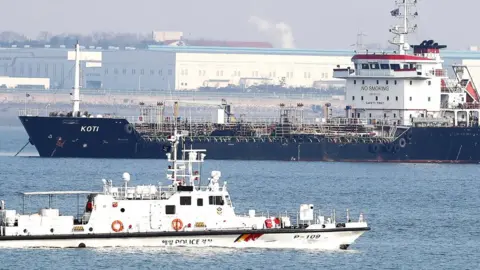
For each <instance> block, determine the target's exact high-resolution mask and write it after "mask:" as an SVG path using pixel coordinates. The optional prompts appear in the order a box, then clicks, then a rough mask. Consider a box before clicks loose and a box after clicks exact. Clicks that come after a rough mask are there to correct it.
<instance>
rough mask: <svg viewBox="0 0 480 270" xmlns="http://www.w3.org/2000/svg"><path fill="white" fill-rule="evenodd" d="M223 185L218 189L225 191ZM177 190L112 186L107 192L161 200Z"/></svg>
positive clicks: (116, 195)
mask: <svg viewBox="0 0 480 270" xmlns="http://www.w3.org/2000/svg"><path fill="white" fill-rule="evenodd" d="M195 189H196V190H199V191H210V187H208V186H198V187H195ZM223 190H224V188H223V187H222V186H220V187H218V191H220V192H221V191H223ZM176 192H177V188H176V187H173V186H171V185H169V186H154V185H146V186H134V187H126V188H125V187H112V188H111V189H110V191H108V192H107V194H111V195H112V196H113V197H114V198H116V199H130V200H160V199H168V198H170V197H171V196H172V195H173V194H175V193H176Z"/></svg>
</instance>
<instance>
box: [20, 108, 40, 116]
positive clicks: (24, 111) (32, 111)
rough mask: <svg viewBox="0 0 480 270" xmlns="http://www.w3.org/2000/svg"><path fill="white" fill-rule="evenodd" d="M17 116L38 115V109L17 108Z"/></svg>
mask: <svg viewBox="0 0 480 270" xmlns="http://www.w3.org/2000/svg"><path fill="white" fill-rule="evenodd" d="M18 116H40V110H39V109H20V110H18Z"/></svg>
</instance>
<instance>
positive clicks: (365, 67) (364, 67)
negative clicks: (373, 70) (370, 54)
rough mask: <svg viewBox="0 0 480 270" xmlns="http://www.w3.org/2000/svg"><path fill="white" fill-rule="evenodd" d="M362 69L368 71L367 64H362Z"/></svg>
mask: <svg viewBox="0 0 480 270" xmlns="http://www.w3.org/2000/svg"><path fill="white" fill-rule="evenodd" d="M362 69H370V67H369V66H368V64H362Z"/></svg>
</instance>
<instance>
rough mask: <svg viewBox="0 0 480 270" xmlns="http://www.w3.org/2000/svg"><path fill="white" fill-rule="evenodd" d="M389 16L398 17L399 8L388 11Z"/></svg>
mask: <svg viewBox="0 0 480 270" xmlns="http://www.w3.org/2000/svg"><path fill="white" fill-rule="evenodd" d="M390 14H392V16H398V15H400V9H399V8H397V9H394V10H392V11H390Z"/></svg>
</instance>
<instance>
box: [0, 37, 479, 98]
mask: <svg viewBox="0 0 480 270" xmlns="http://www.w3.org/2000/svg"><path fill="white" fill-rule="evenodd" d="M69 51H70V55H69V53H68V52H69ZM72 52H73V49H68V48H64V47H63V48H29V47H27V48H25V47H24V48H18V47H17V48H11V47H9V48H0V76H8V77H17V78H49V79H50V82H49V84H50V85H49V87H50V88H54V89H55V88H58V89H69V88H71V87H72V86H73V77H74V70H73V67H74V61H72V60H73V58H72ZM353 54H354V52H353V51H349V50H329V51H327V50H301V49H274V48H232V47H200V46H164V45H162V46H158V45H150V46H148V48H147V49H135V48H126V49H118V48H115V49H99V48H95V47H89V48H82V55H83V56H84V57H83V60H84V61H82V62H81V87H82V88H88V89H115V90H137V89H140V90H159V91H161V90H194V89H198V88H200V87H213V88H219V87H227V86H236V87H245V88H246V87H250V86H252V85H263V84H267V85H276V86H285V87H298V88H299V87H305V88H312V87H322V86H325V85H331V84H332V83H335V82H336V83H339V84H343V81H342V80H335V79H332V75H333V69H334V68H336V67H337V66H340V67H346V66H351V57H352V56H353ZM442 57H443V59H444V60H445V65H446V66H448V65H451V64H453V63H456V64H466V65H468V66H469V68H470V72H471V73H472V77H473V78H474V79H478V80H480V52H477V51H444V52H442Z"/></svg>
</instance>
